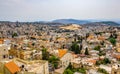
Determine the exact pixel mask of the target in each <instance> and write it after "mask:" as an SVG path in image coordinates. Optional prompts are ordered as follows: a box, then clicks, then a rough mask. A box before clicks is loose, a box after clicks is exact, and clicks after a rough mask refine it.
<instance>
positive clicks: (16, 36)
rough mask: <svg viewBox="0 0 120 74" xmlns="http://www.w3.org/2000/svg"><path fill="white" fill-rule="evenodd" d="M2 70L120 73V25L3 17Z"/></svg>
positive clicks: (11, 73)
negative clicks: (67, 22)
mask: <svg viewBox="0 0 120 74" xmlns="http://www.w3.org/2000/svg"><path fill="white" fill-rule="evenodd" d="M112 24H114V25H112ZM0 74H120V26H119V25H115V23H113V22H93V23H86V24H75V23H69V24H63V23H57V22H56V23H55V22H53V23H52V22H48V23H46V22H8V21H1V22H0Z"/></svg>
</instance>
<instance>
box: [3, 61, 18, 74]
mask: <svg viewBox="0 0 120 74" xmlns="http://www.w3.org/2000/svg"><path fill="white" fill-rule="evenodd" d="M5 67H6V68H7V69H8V70H9V71H10V72H11V73H12V74H14V73H16V72H18V71H20V68H19V67H18V66H17V65H16V64H15V63H14V62H13V61H11V62H8V63H6V64H5Z"/></svg>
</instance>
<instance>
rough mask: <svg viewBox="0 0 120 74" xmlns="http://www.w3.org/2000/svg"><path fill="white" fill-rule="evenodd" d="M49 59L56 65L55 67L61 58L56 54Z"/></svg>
mask: <svg viewBox="0 0 120 74" xmlns="http://www.w3.org/2000/svg"><path fill="white" fill-rule="evenodd" d="M48 61H49V62H50V63H51V64H52V65H53V66H54V68H58V65H59V58H57V57H56V56H51V57H50V58H49V60H48Z"/></svg>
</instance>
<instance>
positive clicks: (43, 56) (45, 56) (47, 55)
mask: <svg viewBox="0 0 120 74" xmlns="http://www.w3.org/2000/svg"><path fill="white" fill-rule="evenodd" d="M42 59H43V60H48V59H49V52H47V49H46V48H43V49H42Z"/></svg>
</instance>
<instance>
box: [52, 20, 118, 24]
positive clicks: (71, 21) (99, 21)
mask: <svg viewBox="0 0 120 74" xmlns="http://www.w3.org/2000/svg"><path fill="white" fill-rule="evenodd" d="M52 22H54V23H63V24H71V23H73V24H89V23H90V24H91V23H96V22H97V23H101V24H107V25H120V22H119V21H115V20H94V19H93V20H77V19H57V20H53V21H52Z"/></svg>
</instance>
